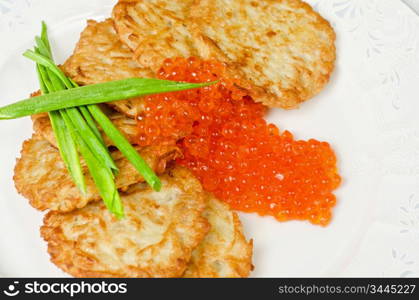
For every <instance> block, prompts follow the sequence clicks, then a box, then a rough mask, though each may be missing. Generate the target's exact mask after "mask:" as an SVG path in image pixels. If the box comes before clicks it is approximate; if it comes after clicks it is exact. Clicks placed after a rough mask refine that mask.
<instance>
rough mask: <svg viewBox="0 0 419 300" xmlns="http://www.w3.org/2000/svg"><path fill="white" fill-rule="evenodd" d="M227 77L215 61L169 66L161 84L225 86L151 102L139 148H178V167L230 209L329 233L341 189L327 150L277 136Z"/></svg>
mask: <svg viewBox="0 0 419 300" xmlns="http://www.w3.org/2000/svg"><path fill="white" fill-rule="evenodd" d="M225 73H226V70H225V66H224V65H223V64H222V63H220V62H217V61H200V60H198V59H196V58H189V59H183V58H177V59H174V60H166V61H165V63H164V65H163V66H162V68H161V70H160V72H159V74H158V76H159V78H161V79H169V80H177V81H188V82H205V81H213V80H217V79H221V81H220V82H219V83H218V84H216V85H213V86H210V87H206V88H201V89H197V90H190V91H184V92H177V93H168V94H164V95H153V96H150V97H147V98H146V111H145V113H144V114H143V115H141V116H140V117H139V122H138V127H139V131H140V142H141V144H142V145H150V144H155V143H175V142H177V144H178V145H179V146H180V148H181V149H182V150H183V153H184V157H183V158H182V159H179V160H178V163H180V164H182V165H184V166H187V167H188V168H190V169H191V170H192V171H193V172H194V173H195V175H196V176H197V177H198V178H199V179H200V180H201V182H202V184H203V186H204V188H205V189H206V190H207V191H210V192H213V193H214V194H215V195H216V196H217V197H218V198H219V199H221V200H223V201H225V202H227V203H228V204H230V206H231V207H232V208H233V209H237V210H241V211H245V212H256V213H258V214H260V215H271V216H274V217H275V218H276V219H278V220H279V221H287V220H309V221H310V222H311V223H313V224H319V225H327V224H328V223H329V222H330V219H331V216H332V212H331V210H332V208H333V207H334V206H335V203H336V199H335V196H334V195H333V193H332V192H333V190H334V189H336V188H337V187H338V186H339V184H340V177H339V175H338V174H337V169H336V157H335V154H334V152H333V150H332V149H331V147H330V146H329V144H328V143H325V142H319V141H316V140H309V141H295V140H294V139H293V136H292V134H291V133H290V132H288V131H285V132H283V133H280V132H279V130H278V128H277V127H276V126H275V125H272V124H267V122H266V121H265V120H264V119H263V116H264V113H265V108H264V107H263V106H262V105H261V104H258V103H255V102H253V100H252V99H251V98H250V97H248V96H247V95H246V94H245V93H244V92H243V91H242V90H240V89H239V88H238V87H237V85H236V84H237V83H239V82H238V81H237V80H232V79H227V76H226V74H225Z"/></svg>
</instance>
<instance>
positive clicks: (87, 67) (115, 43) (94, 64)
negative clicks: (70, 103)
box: [62, 19, 154, 117]
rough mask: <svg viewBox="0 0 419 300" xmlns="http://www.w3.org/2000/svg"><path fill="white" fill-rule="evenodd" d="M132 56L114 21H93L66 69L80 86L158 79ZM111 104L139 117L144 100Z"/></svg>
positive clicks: (86, 29) (130, 100)
mask: <svg viewBox="0 0 419 300" xmlns="http://www.w3.org/2000/svg"><path fill="white" fill-rule="evenodd" d="M132 56H133V53H132V51H131V50H130V49H129V48H128V47H127V46H125V45H124V44H123V43H122V42H121V41H120V40H119V38H118V35H117V34H116V31H115V29H114V25H113V21H112V20H111V19H107V20H105V21H103V22H96V21H92V20H89V21H88V22H87V27H86V28H85V29H84V30H83V32H82V33H81V35H80V40H79V42H78V43H77V46H76V48H75V50H74V52H73V55H72V56H71V57H70V58H69V59H68V60H67V61H66V62H65V63H64V65H63V66H62V69H63V70H64V72H65V73H66V74H67V75H68V76H69V77H71V78H72V79H73V80H74V81H76V82H77V83H78V84H80V85H87V84H95V83H102V82H107V81H112V80H120V79H126V78H131V77H141V78H151V77H154V74H153V72H151V71H150V70H149V69H147V68H142V67H140V66H139V65H138V63H136V62H135V61H134V60H133V59H132ZM110 105H111V106H113V107H115V108H116V109H117V110H119V111H121V112H123V113H125V114H127V115H128V116H130V117H135V116H136V114H138V113H139V112H141V111H142V109H143V102H142V100H141V98H133V99H129V100H122V101H116V102H112V103H110Z"/></svg>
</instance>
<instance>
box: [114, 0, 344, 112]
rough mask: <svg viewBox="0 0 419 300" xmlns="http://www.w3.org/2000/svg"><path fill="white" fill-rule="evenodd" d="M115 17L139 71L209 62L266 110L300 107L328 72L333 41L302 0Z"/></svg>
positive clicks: (141, 4) (131, 1)
mask: <svg viewBox="0 0 419 300" xmlns="http://www.w3.org/2000/svg"><path fill="white" fill-rule="evenodd" d="M191 3H194V5H193V6H192V8H191V9H190V6H191ZM113 17H114V20H115V26H116V28H117V31H118V34H119V36H120V38H121V40H122V41H123V42H124V43H125V44H127V45H128V46H129V47H130V48H131V49H132V50H133V51H134V52H135V58H136V59H137V61H138V62H139V63H140V64H141V65H143V66H146V67H149V68H151V69H153V70H154V71H156V70H157V69H158V68H159V67H160V65H161V64H162V61H163V59H164V58H166V57H174V56H184V57H187V56H192V55H197V56H199V57H201V58H204V59H210V58H215V59H218V60H221V61H223V62H225V63H226V64H227V66H228V70H229V76H231V77H238V78H240V79H241V85H242V86H241V87H242V88H243V89H245V90H247V92H248V93H249V94H250V95H251V96H252V97H253V98H254V100H255V101H259V102H262V103H264V104H265V105H268V106H270V107H282V108H287V109H289V108H295V107H298V105H299V104H300V103H301V102H304V101H306V100H308V99H310V98H311V97H313V96H314V95H316V94H317V93H319V92H320V91H321V90H322V88H323V87H324V86H325V84H326V83H327V82H328V80H329V77H330V74H331V73H332V71H333V68H334V61H335V52H336V51H335V45H334V42H335V33H334V31H333V29H332V27H331V26H330V24H329V23H328V22H327V21H326V20H324V19H323V18H322V17H321V16H320V15H319V14H318V13H316V12H315V11H313V9H312V8H311V7H310V6H309V5H308V4H306V3H305V2H302V1H300V0H260V1H254V0H253V1H252V0H196V1H192V0H189V1H181V0H170V1H169V0H152V1H146V0H119V2H118V4H117V5H116V6H115V8H114V11H113Z"/></svg>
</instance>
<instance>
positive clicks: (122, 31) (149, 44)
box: [113, 0, 198, 72]
mask: <svg viewBox="0 0 419 300" xmlns="http://www.w3.org/2000/svg"><path fill="white" fill-rule="evenodd" d="M193 2H194V0H182V1H181V0H174V1H169V0H164V1H162V0H134V1H133V0H120V1H119V2H118V4H117V5H116V6H115V7H114V10H113V18H114V20H115V25H116V28H117V31H118V34H119V37H120V38H121V40H122V41H123V42H124V43H125V44H126V45H128V47H130V48H131V50H133V51H134V57H135V58H136V60H137V61H138V63H139V64H140V65H142V66H144V67H148V68H151V69H152V70H154V71H155V72H157V70H158V69H159V68H160V66H161V65H162V63H163V61H164V59H166V58H170V57H190V56H196V55H198V51H197V49H196V48H195V47H194V42H193V38H192V35H191V33H190V31H189V29H188V28H187V24H186V20H185V16H186V15H187V13H188V10H189V8H190V7H191V5H192V4H193Z"/></svg>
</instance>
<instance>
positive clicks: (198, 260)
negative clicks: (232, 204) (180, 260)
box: [183, 195, 253, 278]
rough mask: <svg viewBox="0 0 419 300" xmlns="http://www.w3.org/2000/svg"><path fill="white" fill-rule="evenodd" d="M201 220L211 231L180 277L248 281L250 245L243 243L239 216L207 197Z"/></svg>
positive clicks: (251, 248) (250, 265)
mask: <svg viewBox="0 0 419 300" xmlns="http://www.w3.org/2000/svg"><path fill="white" fill-rule="evenodd" d="M207 198H208V200H207V208H206V209H205V211H204V216H205V217H206V218H207V219H208V221H209V223H210V225H211V230H210V231H209V232H208V234H207V235H206V237H205V238H204V240H203V241H202V242H201V243H200V244H199V246H198V247H197V248H196V249H195V250H194V251H193V253H192V258H191V261H190V262H189V265H188V268H187V269H186V271H185V274H184V275H183V277H192V278H202V277H204V278H220V277H248V276H249V274H250V271H251V270H252V268H253V266H252V252H253V242H252V241H249V242H247V241H246V237H245V236H244V234H243V228H242V225H241V222H240V219H239V216H238V215H237V214H236V213H234V212H232V211H231V210H230V208H229V207H228V205H226V204H225V203H223V202H221V201H219V200H217V199H216V198H214V197H213V196H211V195H208V197H207Z"/></svg>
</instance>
